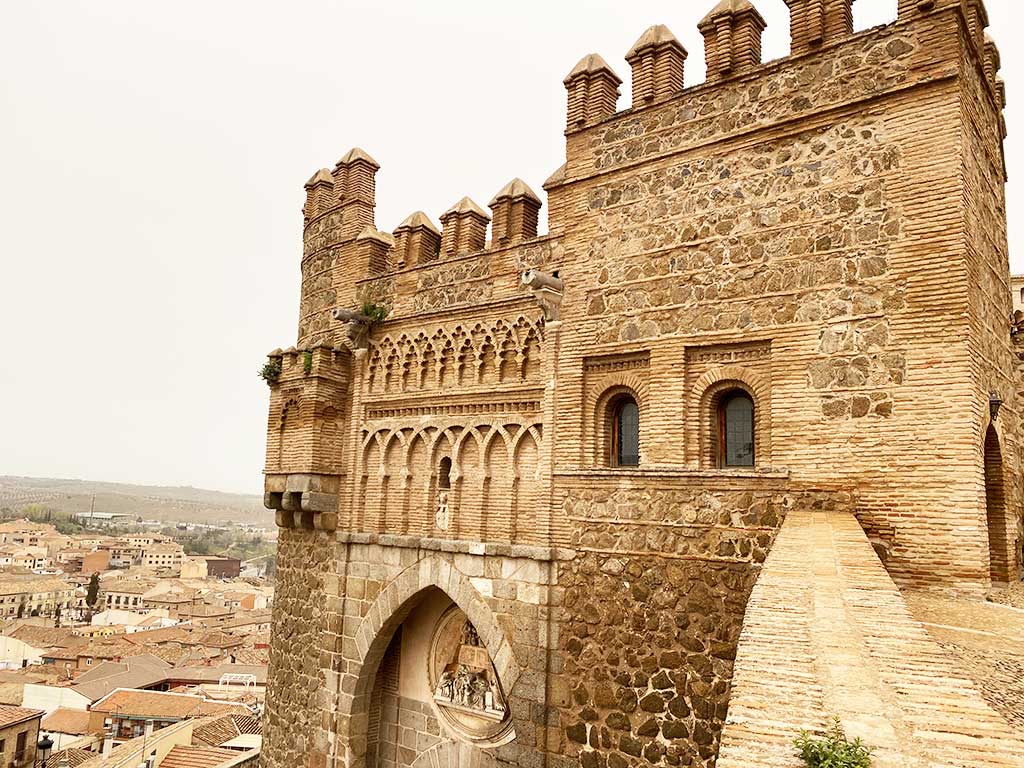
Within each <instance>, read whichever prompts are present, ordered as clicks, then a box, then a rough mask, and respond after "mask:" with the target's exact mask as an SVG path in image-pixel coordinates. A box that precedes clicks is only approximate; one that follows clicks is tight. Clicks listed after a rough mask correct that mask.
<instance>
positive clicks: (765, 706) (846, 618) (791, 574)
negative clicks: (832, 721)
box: [717, 512, 1024, 768]
mask: <svg viewBox="0 0 1024 768" xmlns="http://www.w3.org/2000/svg"><path fill="white" fill-rule="evenodd" d="M1022 642H1024V641H1022ZM831 716H838V717H839V718H840V719H841V720H842V722H843V727H844V728H845V729H846V732H847V734H848V735H849V736H850V737H851V738H852V737H854V736H860V737H861V738H862V739H864V741H865V742H867V743H868V744H870V745H872V746H874V747H875V748H876V749H877V752H876V753H875V758H874V761H873V763H872V766H873V768H897V767H898V768H945V767H947V766H948V767H950V768H952V767H953V766H956V767H957V768H968V767H970V768H975V767H977V768H997V766H998V767H999V768H1002V767H1004V766H1015V767H1017V768H1024V741H1022V740H1021V738H1020V737H1019V736H1018V735H1017V734H1016V733H1015V732H1014V731H1013V730H1012V729H1011V727H1010V726H1009V725H1008V724H1007V722H1006V720H1004V719H1003V718H1002V717H1001V716H1000V715H999V714H997V713H996V712H995V711H994V710H992V709H991V708H990V707H989V706H988V705H987V704H986V703H985V701H984V699H983V698H982V697H981V695H980V694H979V693H978V691H977V690H976V689H975V687H974V683H973V682H972V681H971V679H970V678H969V677H968V676H967V675H966V674H964V673H963V672H962V671H961V670H960V669H959V668H958V659H957V658H956V657H954V656H951V655H949V654H947V653H946V652H945V651H944V650H943V649H942V648H941V647H940V646H939V645H938V643H936V642H935V640H934V639H933V638H932V637H931V636H930V635H929V634H928V632H927V630H926V629H925V628H924V626H923V625H922V624H921V623H920V622H918V621H916V620H915V619H914V618H913V616H912V615H911V613H910V610H909V609H908V607H907V604H906V602H905V601H904V599H903V596H902V595H901V593H900V591H899V590H898V589H897V588H896V586H895V584H893V582H892V579H890V578H889V575H888V573H886V571H885V568H884V567H883V566H882V563H881V561H880V560H879V559H878V556H877V555H876V554H875V552H874V550H873V549H872V547H871V545H870V544H869V543H868V540H867V537H866V536H865V535H864V532H863V531H862V530H861V527H860V525H859V524H858V523H857V521H856V520H855V519H854V518H853V517H852V516H850V515H846V514H841V513H826V512H794V513H791V514H790V516H789V517H788V518H787V519H786V522H785V524H784V525H783V527H782V530H781V531H780V533H779V536H778V538H777V539H776V542H775V546H774V548H773V549H772V552H771V554H770V555H769V557H768V560H767V561H766V562H765V565H764V570H763V571H762V573H761V576H760V578H759V579H758V583H757V585H756V586H755V588H754V591H753V594H752V595H751V598H750V603H749V605H748V607H747V613H746V617H745V619H744V625H743V632H742V635H741V637H740V645H739V651H738V654H737V658H736V667H735V672H734V675H733V691H732V699H731V703H730V705H729V714H728V718H727V721H726V725H725V730H724V731H723V733H722V746H721V750H720V752H719V758H718V764H717V765H718V768H786V767H787V766H793V768H799V767H800V766H802V762H801V761H800V760H799V759H798V758H797V757H796V756H795V753H794V750H793V747H792V742H793V739H794V738H795V737H796V735H797V734H798V733H799V731H800V729H801V728H803V729H807V730H812V731H814V730H819V731H820V730H823V728H824V726H825V724H826V722H827V720H828V719H829V718H830V717H831Z"/></svg>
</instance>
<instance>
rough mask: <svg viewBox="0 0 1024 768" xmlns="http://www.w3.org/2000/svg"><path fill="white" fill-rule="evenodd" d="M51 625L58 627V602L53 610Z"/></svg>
mask: <svg viewBox="0 0 1024 768" xmlns="http://www.w3.org/2000/svg"><path fill="white" fill-rule="evenodd" d="M53 626H54V627H56V628H58V629H59V628H60V603H57V607H56V608H55V609H54V611H53Z"/></svg>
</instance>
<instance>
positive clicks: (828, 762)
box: [793, 718, 872, 768]
mask: <svg viewBox="0 0 1024 768" xmlns="http://www.w3.org/2000/svg"><path fill="white" fill-rule="evenodd" d="M793 746H794V747H796V750H797V753H799V755H800V757H801V759H803V761H804V764H805V765H806V766H807V767H808V768H870V766H871V752H872V750H871V748H870V747H867V746H865V745H864V743H863V742H862V741H861V740H860V739H854V740H853V741H850V740H849V739H847V738H846V733H845V732H844V731H843V726H842V724H841V723H840V722H839V718H834V719H833V720H832V722H831V723H830V724H829V727H828V730H826V731H825V735H824V736H823V737H820V738H818V737H816V736H814V735H813V734H811V733H808V732H807V731H800V736H799V737H798V738H797V739H796V740H795V741H794V742H793Z"/></svg>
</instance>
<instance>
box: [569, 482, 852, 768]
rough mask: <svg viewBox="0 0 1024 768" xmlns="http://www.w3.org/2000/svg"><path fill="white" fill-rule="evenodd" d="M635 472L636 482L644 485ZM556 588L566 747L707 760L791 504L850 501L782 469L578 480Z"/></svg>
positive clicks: (617, 761)
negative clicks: (796, 485) (762, 574)
mask: <svg viewBox="0 0 1024 768" xmlns="http://www.w3.org/2000/svg"><path fill="white" fill-rule="evenodd" d="M641 478H642V482H640V480H641ZM574 480H575V482H574V484H573V487H571V488H568V489H566V490H565V491H564V494H563V498H564V501H563V513H564V514H565V515H566V517H567V519H568V520H570V521H571V524H572V526H573V529H574V533H573V538H572V543H573V546H574V547H575V549H576V551H577V556H576V558H574V559H573V560H572V561H571V562H569V563H567V564H566V566H565V568H564V570H563V572H562V575H561V577H560V581H559V585H560V586H561V587H563V588H564V589H565V600H564V609H563V611H562V614H561V629H560V632H559V637H560V639H561V644H560V653H561V656H562V662H563V666H562V672H561V674H560V675H559V676H558V677H557V678H556V679H555V681H554V683H553V685H554V686H555V690H556V691H565V694H564V699H562V700H559V699H558V698H557V697H556V702H557V703H558V704H559V706H560V711H559V718H560V722H561V725H562V728H563V730H564V739H563V742H562V751H563V754H566V755H572V756H578V760H579V762H580V764H582V765H583V766H585V768H625V766H630V765H670V766H678V765H681V766H713V765H714V760H715V756H716V754H717V749H718V737H719V734H720V732H721V728H722V724H723V722H724V720H725V716H726V711H727V709H728V702H729V691H730V684H731V680H732V667H733V660H734V659H735V654H736V644H737V641H738V638H739V633H740V627H741V626H742V623H743V616H744V612H745V609H746V604H747V599H748V597H749V595H750V591H751V589H752V588H753V585H754V582H755V580H756V578H757V574H758V572H759V564H760V563H761V562H763V561H764V559H765V557H766V556H767V553H768V551H769V550H770V548H771V545H772V542H773V540H774V537H775V533H776V531H777V530H778V528H779V526H780V525H781V523H782V521H783V519H784V518H785V516H786V515H787V514H789V513H790V512H791V511H793V510H806V511H809V510H822V509H844V510H849V509H850V508H851V499H850V498H849V497H848V496H844V495H843V494H835V493H831V492H824V491H794V490H791V489H790V488H789V487H788V483H787V482H786V481H785V479H784V478H774V479H773V478H756V477H755V478H745V479H738V478H732V479H724V478H700V477H688V478H686V480H687V481H688V482H682V481H681V479H680V478H652V477H642V476H638V477H634V478H630V479H629V480H621V479H618V478H613V477H603V478H594V477H591V476H587V477H586V478H585V479H584V478H574Z"/></svg>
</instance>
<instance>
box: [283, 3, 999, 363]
mask: <svg viewBox="0 0 1024 768" xmlns="http://www.w3.org/2000/svg"><path fill="white" fill-rule="evenodd" d="M852 4H853V0H787V5H788V6H789V10H790V15H791V30H792V52H791V55H789V56H787V57H784V58H781V59H777V60H774V61H771V62H768V63H762V61H761V58H762V54H761V36H762V33H763V31H764V29H765V21H764V19H763V17H762V16H761V14H760V13H759V12H758V10H757V8H756V7H755V5H754V4H753V3H752V2H750V0H722V2H720V3H718V4H717V5H716V6H715V7H714V8H713V9H712V10H711V11H710V12H709V13H708V14H707V15H706V16H705V17H704V18H703V19H702V20H701V22H700V23H699V25H698V29H699V31H700V33H701V35H702V36H703V38H704V48H705V58H706V60H707V72H708V74H707V80H706V81H705V82H704V83H702V84H699V85H695V86H691V87H688V88H687V87H684V83H683V75H684V67H685V62H686V59H687V56H688V54H687V51H686V49H685V48H684V47H683V46H682V45H681V44H680V43H679V41H678V40H677V39H676V37H675V36H674V35H673V34H672V32H671V31H670V30H669V29H668V27H666V26H665V25H655V26H652V27H649V28H648V29H647V30H646V31H644V33H643V34H642V35H641V36H640V37H639V38H638V39H637V41H636V42H635V43H634V45H633V46H632V47H631V48H630V50H629V51H628V52H627V53H626V56H625V59H626V61H627V63H628V64H629V66H630V69H631V71H632V103H631V105H630V107H629V108H627V109H624V110H621V111H617V105H618V104H617V103H618V99H619V95H620V86H621V85H622V79H621V78H620V77H619V76H618V75H617V74H616V72H615V71H614V70H613V68H612V67H611V66H610V65H609V64H608V62H607V61H606V60H605V59H604V58H603V57H602V56H600V55H599V54H597V53H591V54H588V55H586V56H584V57H583V58H582V59H580V61H579V62H578V63H577V64H576V66H575V67H573V69H572V70H571V71H570V72H569V74H568V75H567V76H566V78H565V80H564V84H565V87H566V91H567V111H566V140H567V149H566V159H567V162H566V164H565V166H563V167H562V168H560V169H559V170H558V171H557V172H556V173H555V174H554V175H553V176H552V177H551V178H549V179H548V180H547V181H546V182H545V184H544V189H545V190H546V191H547V192H548V193H549V197H548V203H549V215H548V229H549V230H550V232H551V233H552V236H553V237H554V238H556V239H557V238H558V237H560V233H562V232H563V231H564V230H565V227H566V226H568V225H569V224H570V222H571V221H572V218H573V216H574V215H575V214H574V212H573V210H572V207H571V199H570V198H571V193H569V192H567V191H565V190H567V189H568V188H570V187H571V186H572V185H573V184H576V183H579V182H580V181H582V180H584V179H588V178H591V177H594V176H596V175H599V174H605V173H609V172H612V171H616V170H618V169H622V168H626V167H629V166H631V165H635V164H637V163H641V162H648V161H651V160H653V159H655V158H657V157H664V156H668V155H673V154H678V153H681V152H685V151H689V150H691V149H695V148H697V147H701V146H706V145H708V144H710V143H713V142H715V141H719V140H723V139H725V138H727V137H730V136H741V135H744V134H748V133H752V132H754V131H759V130H766V129H769V128H771V127H772V126H778V125H784V124H787V123H790V122H792V121H795V120H812V119H813V118H814V116H815V115H821V114H826V113H828V112H829V111H831V110H836V109H842V108H850V107H852V105H855V104H857V103H859V102H869V101H872V100H875V99H878V98H879V97H880V96H881V95H882V94H886V93H898V92H900V91H901V90H905V89H908V88H911V87H913V86H915V85H926V84H928V83H932V82H936V81H937V80H939V79H942V78H951V77H955V76H956V75H957V74H958V72H959V67H960V59H961V58H962V57H960V56H958V55H957V54H956V51H957V49H964V48H966V50H965V53H966V55H967V59H968V60H973V61H975V62H976V63H977V67H978V72H979V73H980V77H981V78H982V79H983V80H984V82H985V83H986V85H987V88H986V90H988V91H989V93H990V94H991V98H992V104H993V105H994V108H995V109H996V110H997V111H999V110H1001V109H1002V108H1003V106H1004V105H1005V86H1004V85H1003V84H1002V81H1001V80H1000V79H999V77H998V72H999V68H1000V57H999V51H998V48H997V46H996V44H995V43H994V42H993V41H992V40H991V39H990V38H988V37H987V36H986V35H985V32H984V29H985V26H986V25H987V23H988V17H987V14H986V11H985V7H984V3H983V2H982V0H913V1H911V0H904V2H901V3H900V6H899V18H898V19H897V20H896V21H895V22H893V23H891V24H889V25H885V26H882V27H876V28H874V29H871V30H867V31H864V32H859V33H856V34H855V33H854V31H853V16H852ZM922 20H931V21H933V22H935V23H929V24H928V25H926V26H925V27H921V29H922V30H923V29H927V30H928V31H927V33H920V32H918V31H917V30H918V25H917V24H916V22H918V21H922ZM920 34H926V38H922V37H920V36H919V35H920ZM936 35H939V37H936ZM965 44H966V45H965ZM997 120H998V125H999V127H998V131H999V134H1000V137H1002V136H1005V121H1003V120H1002V118H1001V117H999V118H998V119H997ZM379 168H380V165H379V164H378V163H377V162H376V161H375V160H374V159H373V158H372V157H370V155H369V154H367V153H366V152H365V151H364V150H361V149H358V148H355V149H352V150H350V151H349V152H347V153H346V154H345V155H344V156H343V157H342V158H341V160H339V161H338V163H337V164H336V165H335V167H334V169H333V171H331V170H329V169H327V168H324V169H321V170H319V171H317V172H316V173H315V174H314V175H313V177H312V178H310V180H309V181H308V182H307V183H306V185H305V190H306V205H305V207H304V209H303V214H304V219H305V225H306V227H305V250H304V258H303V297H304V302H303V307H302V315H303V319H302V321H301V324H300V338H301V339H302V341H303V342H304V343H309V342H311V341H315V340H319V339H330V338H331V324H330V321H329V318H328V316H327V313H328V312H329V311H330V309H332V308H334V307H336V306H344V307H349V308H356V307H357V306H358V305H359V303H360V302H361V301H364V300H366V299H367V298H368V297H369V298H372V300H374V301H379V302H380V303H382V304H384V305H386V306H388V307H390V308H392V310H397V311H410V310H411V311H420V310H421V309H432V308H436V307H437V306H450V305H451V304H450V303H446V302H452V301H457V300H461V301H468V302H470V303H472V301H473V298H474V296H475V297H476V298H477V299H481V300H483V299H486V298H487V297H492V298H493V297H499V298H508V297H510V296H513V295H520V296H521V295H523V293H522V290H521V288H519V287H517V286H516V285H515V275H516V274H517V272H518V271H519V270H520V269H522V268H530V267H540V266H544V265H542V264H537V263H530V261H529V258H528V257H526V256H523V255H522V253H520V254H519V255H516V256H513V257H512V258H508V259H504V260H503V259H501V258H497V259H495V258H492V257H491V256H490V255H489V254H495V253H501V252H504V251H508V250H509V249H512V250H518V251H520V252H523V246H524V245H525V244H528V243H530V242H532V241H535V240H536V239H537V237H538V231H539V229H540V212H541V208H542V205H543V204H542V201H541V199H540V197H539V196H538V195H537V194H536V193H535V192H533V190H531V189H530V187H529V186H528V185H527V184H526V182H524V181H522V180H521V179H514V180H513V181H511V182H509V183H508V184H507V185H505V187H503V188H502V189H501V190H500V191H499V192H498V193H497V194H496V195H495V197H494V198H493V199H492V200H491V202H490V203H489V208H490V212H488V211H487V210H485V209H484V208H483V207H481V206H480V205H478V204H477V203H476V202H474V201H473V200H471V199H470V198H468V197H464V198H462V199H461V200H459V201H458V202H457V203H456V204H455V205H453V206H452V207H451V208H449V209H448V210H447V211H445V212H444V213H443V214H441V215H440V217H439V221H440V226H437V225H436V224H435V223H434V221H432V220H431V218H430V217H429V216H428V215H427V214H426V213H424V212H422V211H417V212H415V213H413V214H412V215H410V216H409V217H407V218H406V219H405V220H404V221H402V223H401V224H399V225H398V227H396V228H395V229H394V231H393V233H391V234H389V233H387V232H385V231H381V230H378V228H377V225H376V223H375V221H374V207H375V203H376V200H375V192H376V184H375V176H376V173H377V171H378V170H379ZM567 196H568V197H567ZM441 265H448V266H446V267H442V266H441ZM470 265H472V266H470ZM428 266H430V267H431V269H429V270H427V272H428V273H431V272H443V273H446V274H447V275H448V276H449V277H450V278H451V280H453V281H454V282H456V283H458V282H460V281H461V282H462V284H463V285H469V284H470V283H472V284H473V285H474V287H475V288H477V289H478V292H477V293H476V294H472V293H469V292H467V291H466V290H459V289H458V288H457V287H456V288H453V289H451V290H448V291H444V293H445V296H446V298H445V299H444V300H443V301H442V300H438V299H437V294H438V293H439V286H441V285H443V284H444V283H445V282H446V281H445V280H440V281H439V282H437V283H431V281H430V280H427V281H425V282H424V280H423V279H422V278H423V274H421V273H423V271H424V269H426V268H427V267H428ZM410 270H411V271H414V272H416V273H417V275H416V276H415V277H413V276H410V275H406V276H405V277H402V275H403V274H405V273H407V272H409V271H410ZM495 270H498V271H497V272H496V271H495ZM505 270H507V271H508V274H507V275H506V274H505ZM467 279H468V280H469V281H470V283H466V282H465V280H467ZM502 285H504V287H501V286H502ZM479 289H483V290H479ZM496 289H497V290H496Z"/></svg>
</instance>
